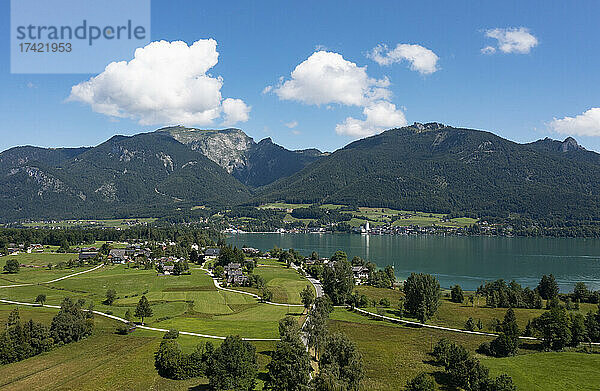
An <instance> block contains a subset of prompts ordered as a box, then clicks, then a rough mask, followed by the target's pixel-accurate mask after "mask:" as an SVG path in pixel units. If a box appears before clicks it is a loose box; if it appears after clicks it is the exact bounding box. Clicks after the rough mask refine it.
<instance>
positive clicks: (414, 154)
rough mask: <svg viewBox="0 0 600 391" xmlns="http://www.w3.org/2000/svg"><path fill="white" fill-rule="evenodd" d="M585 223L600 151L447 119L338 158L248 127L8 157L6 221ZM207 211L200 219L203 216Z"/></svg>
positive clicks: (0, 210) (380, 138)
mask: <svg viewBox="0 0 600 391" xmlns="http://www.w3.org/2000/svg"><path fill="white" fill-rule="evenodd" d="M280 200H281V201H287V202H302V203H326V202H331V203H337V204H345V205H355V206H373V207H392V208H395V209H405V210H417V211H428V212H442V213H450V214H456V215H474V216H477V217H486V218H487V217H490V218H494V217H496V218H500V219H505V218H507V217H511V218H515V217H516V218H526V219H532V220H535V221H541V222H544V224H546V223H548V222H549V221H561V222H567V224H578V222H582V221H584V222H585V221H596V222H597V221H600V155H599V154H597V153H595V152H591V151H587V150H585V149H584V148H582V147H581V146H579V145H578V144H577V142H576V141H575V140H574V139H572V138H567V139H566V140H564V141H556V140H551V139H544V140H539V141H536V142H533V143H529V144H517V143H514V142H512V141H509V140H506V139H503V138H501V137H498V136H496V135H494V134H492V133H489V132H484V131H479V130H471V129H461V128H453V127H450V126H445V125H442V124H438V123H428V124H424V125H423V124H418V123H415V124H414V125H412V126H408V127H404V128H400V129H391V130H388V131H385V132H383V133H381V134H378V135H376V136H372V137H368V138H365V139H362V140H358V141H355V142H353V143H351V144H349V145H347V146H346V147H344V148H341V149H339V150H337V151H335V152H333V153H331V154H328V153H322V152H320V151H318V150H316V149H308V150H302V151H290V150H287V149H285V148H284V147H281V146H279V145H276V144H274V143H273V142H272V141H271V139H268V138H267V139H264V140H261V141H260V142H258V143H256V142H254V140H253V139H252V138H250V137H248V136H247V135H246V134H245V133H244V132H243V131H241V130H239V129H226V130H199V129H190V128H183V127H170V128H163V129H159V130H158V131H155V132H150V133H142V134H138V135H135V136H114V137H112V138H111V139H109V140H107V141H106V142H104V143H102V144H100V145H98V146H96V147H92V148H58V149H46V148H37V147H30V146H25V147H16V148H11V149H9V150H7V151H4V152H2V153H0V220H1V221H15V220H19V219H51V218H54V219H64V218H111V217H144V216H152V217H161V216H165V215H169V214H170V213H173V214H175V215H178V216H186V215H189V214H190V213H192V212H191V211H192V209H193V207H194V206H200V205H207V206H214V207H215V208H217V209H222V208H225V207H231V206H235V205H248V204H257V203H261V202H267V201H280ZM196 213H200V212H196Z"/></svg>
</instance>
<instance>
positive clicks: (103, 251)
mask: <svg viewBox="0 0 600 391" xmlns="http://www.w3.org/2000/svg"><path fill="white" fill-rule="evenodd" d="M99 252H100V254H102V255H104V256H107V255H108V253H109V252H110V244H108V243H102V246H100V251H99Z"/></svg>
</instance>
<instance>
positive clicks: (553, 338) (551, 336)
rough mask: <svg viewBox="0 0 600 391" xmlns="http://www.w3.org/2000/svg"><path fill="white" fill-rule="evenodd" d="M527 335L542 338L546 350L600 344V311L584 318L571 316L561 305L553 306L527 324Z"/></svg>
mask: <svg viewBox="0 0 600 391" xmlns="http://www.w3.org/2000/svg"><path fill="white" fill-rule="evenodd" d="M525 335H526V336H535V337H538V338H540V339H541V340H542V345H543V346H544V348H545V349H549V350H561V349H563V348H564V347H566V346H577V345H578V344H579V343H582V342H600V309H599V310H598V311H597V312H592V311H590V312H588V313H587V315H585V316H584V315H582V314H579V313H575V314H573V313H571V314H569V313H568V312H567V310H566V309H565V307H563V306H560V305H558V306H553V307H551V308H550V309H549V310H547V311H546V312H544V313H543V314H542V315H540V316H539V317H537V318H535V319H533V321H531V322H530V323H528V324H527V327H526V328H525Z"/></svg>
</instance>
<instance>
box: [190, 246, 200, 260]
mask: <svg viewBox="0 0 600 391" xmlns="http://www.w3.org/2000/svg"><path fill="white" fill-rule="evenodd" d="M198 260H199V257H198V251H196V249H192V251H190V262H191V263H198Z"/></svg>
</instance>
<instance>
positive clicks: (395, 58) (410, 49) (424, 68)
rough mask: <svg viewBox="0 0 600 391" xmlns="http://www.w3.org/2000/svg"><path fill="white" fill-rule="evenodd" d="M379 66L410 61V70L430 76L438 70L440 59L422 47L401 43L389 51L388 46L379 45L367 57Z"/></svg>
mask: <svg viewBox="0 0 600 391" xmlns="http://www.w3.org/2000/svg"><path fill="white" fill-rule="evenodd" d="M367 57H369V58H370V59H372V60H373V61H375V62H376V63H378V64H379V65H391V64H394V63H398V62H402V61H408V62H409V63H410V69H412V70H413V71H417V72H419V73H420V74H422V75H429V74H431V73H434V72H435V71H437V70H438V65H437V62H438V60H439V57H438V56H437V54H435V53H434V52H433V51H431V50H429V49H427V48H425V47H423V46H421V45H411V44H406V43H399V44H398V45H396V48H395V49H392V50H390V49H388V47H387V45H385V44H380V45H377V46H376V47H375V48H373V50H371V52H370V53H369V54H368V55H367Z"/></svg>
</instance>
